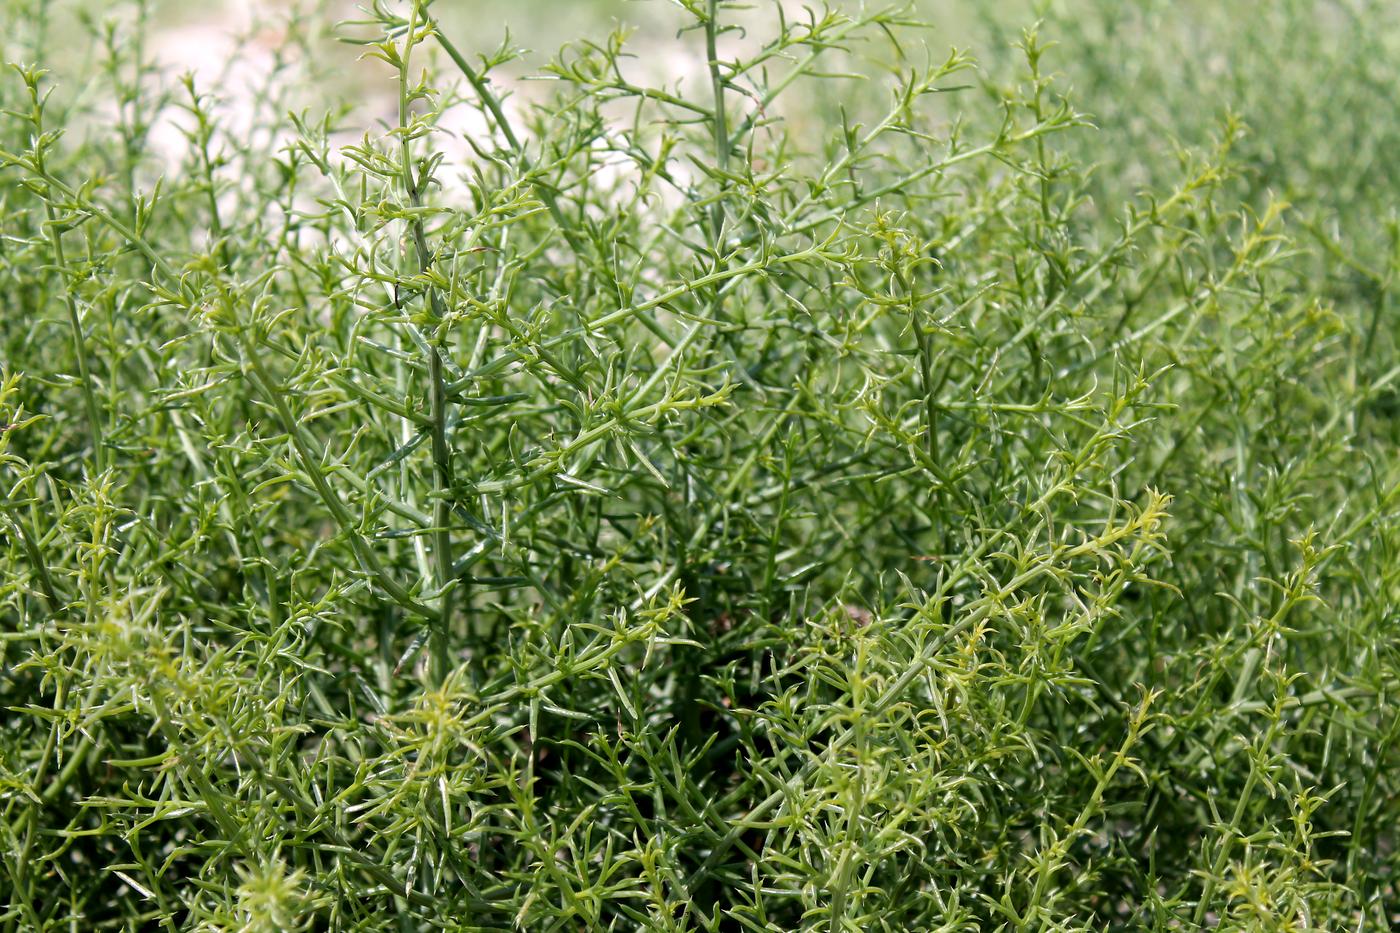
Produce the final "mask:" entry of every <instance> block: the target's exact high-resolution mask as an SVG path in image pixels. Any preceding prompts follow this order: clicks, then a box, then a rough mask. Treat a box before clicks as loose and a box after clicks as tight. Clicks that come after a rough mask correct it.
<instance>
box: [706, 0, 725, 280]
mask: <svg viewBox="0 0 1400 933" xmlns="http://www.w3.org/2000/svg"><path fill="white" fill-rule="evenodd" d="M718 40H719V0H709V10H708V15H707V16H706V17H705V56H706V59H707V60H708V62H709V68H710V88H711V90H713V92H714V96H715V115H714V119H713V120H712V121H711V123H710V126H711V129H712V130H713V132H714V140H715V168H717V169H719V171H720V173H721V174H725V175H727V174H728V173H729V120H728V118H727V117H726V116H725V113H724V76H723V75H721V74H720V72H719V48H718ZM720 184H721V185H723V184H724V182H723V181H721V183H720ZM710 225H711V227H712V228H713V232H714V239H715V253H716V255H718V253H719V251H720V248H721V246H722V244H723V237H724V202H723V201H715V203H714V204H713V205H712V206H711V207H710Z"/></svg>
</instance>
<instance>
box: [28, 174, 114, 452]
mask: <svg viewBox="0 0 1400 933" xmlns="http://www.w3.org/2000/svg"><path fill="white" fill-rule="evenodd" d="M44 210H45V211H47V213H48V218H49V222H48V225H47V226H48V234H49V245H50V247H51V248H52V249H53V261H54V265H55V266H57V267H58V273H59V276H60V279H59V281H60V284H61V286H62V288H63V303H64V305H65V306H66V307H67V308H68V326H69V327H70V328H72V331H73V351H74V355H75V356H77V358H78V376H79V379H80V380H81V382H82V386H83V407H84V408H85V409H86V411H87V422H88V432H89V434H90V435H91V437H92V456H93V459H94V461H95V462H96V464H97V472H99V473H100V472H102V469H103V466H104V464H105V463H106V462H107V450H106V444H105V443H104V440H103V433H102V416H101V414H100V412H99V410H98V407H97V393H96V392H95V391H94V390H93V385H92V374H91V373H90V372H89V371H88V364H87V341H86V339H85V338H84V337H83V322H82V318H81V317H80V316H79V314H78V303H77V301H75V300H74V298H73V290H72V287H71V286H72V283H71V282H70V281H69V278H68V260H67V257H66V256H65V255H64V252H63V235H62V234H61V233H59V230H58V215H57V212H56V211H54V209H53V205H52V204H51V203H49V202H47V201H46V202H45V203H44Z"/></svg>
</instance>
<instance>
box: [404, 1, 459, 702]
mask: <svg viewBox="0 0 1400 933" xmlns="http://www.w3.org/2000/svg"><path fill="white" fill-rule="evenodd" d="M419 12H420V8H419V4H418V3H414V5H413V14H412V16H411V18H410V19H409V26H408V35H407V38H406V39H405V41H404V54H403V62H402V65H401V67H400V69H399V126H400V127H406V126H407V125H408V119H409V112H408V61H409V57H410V55H411V54H412V51H413V46H414V44H415V42H416V39H415V34H416V33H417V31H418V22H419V20H418V14H419ZM400 142H401V145H402V153H403V156H402V160H403V184H404V189H405V190H406V192H407V194H408V199H409V202H410V203H411V204H412V205H413V207H414V208H419V207H422V206H423V199H422V196H421V194H420V193H419V186H418V179H416V178H415V177H414V174H413V157H412V155H413V154H412V147H411V146H410V144H409V139H408V134H406V133H405V134H403V135H402V137H401V140H400ZM409 230H410V232H411V234H412V237H413V249H414V252H415V253H416V254H417V256H418V267H419V269H420V270H421V271H423V272H427V271H428V268H429V266H431V265H432V254H431V253H430V252H429V250H428V237H427V233H426V232H425V230H424V228H423V220H422V217H421V215H420V214H418V213H417V212H415V213H414V214H413V217H412V219H411V220H410V221H409ZM427 291H428V302H429V305H430V307H431V309H432V313H433V321H434V323H435V324H438V325H441V323H442V321H443V320H444V319H445V318H446V317H447V309H446V307H445V306H444V305H443V301H442V296H441V295H440V294H439V293H438V291H437V289H435V288H433V287H432V286H431V285H429V286H428V288H427ZM441 343H442V339H441V335H440V334H439V335H435V339H434V340H433V342H432V346H431V347H430V349H429V353H428V379H429V381H430V382H431V386H430V387H429V397H430V403H431V407H432V411H431V412H430V413H429V417H430V418H431V419H432V453H433V472H434V475H435V478H436V481H437V490H436V492H437V496H436V497H435V501H434V503H433V560H434V565H435V567H436V569H437V585H438V592H439V597H438V599H439V602H438V617H437V620H436V624H435V625H434V626H433V629H432V632H431V638H430V641H429V650H428V682H429V683H430V684H431V685H433V686H440V685H441V684H442V682H443V680H444V679H445V678H446V677H447V673H448V671H449V669H450V667H451V649H450V637H449V636H450V633H451V626H452V597H453V590H454V587H453V580H454V578H453V572H452V565H453V560H452V532H451V527H450V526H451V522H452V500H451V492H452V487H453V477H452V451H451V448H449V447H448V445H447V404H448V403H447V380H446V377H445V376H444V375H443V360H442V346H441Z"/></svg>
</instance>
